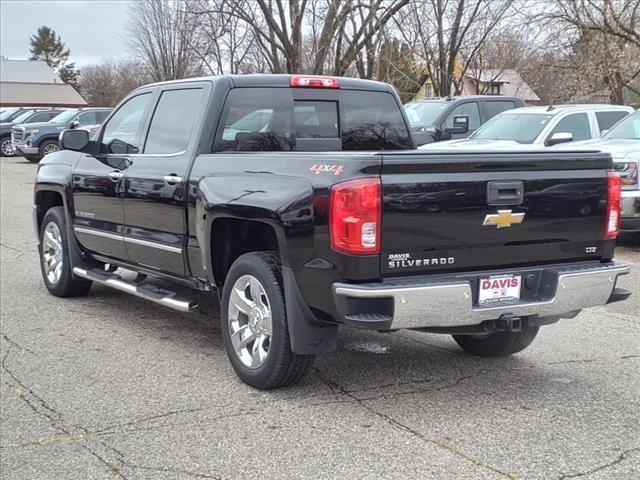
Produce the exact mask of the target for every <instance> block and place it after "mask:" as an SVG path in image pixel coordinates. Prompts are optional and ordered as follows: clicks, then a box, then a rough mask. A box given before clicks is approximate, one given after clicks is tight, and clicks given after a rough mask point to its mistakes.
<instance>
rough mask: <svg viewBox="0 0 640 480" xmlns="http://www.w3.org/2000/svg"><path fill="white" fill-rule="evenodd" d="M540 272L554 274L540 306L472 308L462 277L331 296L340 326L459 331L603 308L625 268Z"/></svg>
mask: <svg viewBox="0 0 640 480" xmlns="http://www.w3.org/2000/svg"><path fill="white" fill-rule="evenodd" d="M542 268H544V269H545V271H546V272H551V274H552V275H556V277H555V278H557V282H556V286H555V293H554V294H552V295H549V296H548V298H545V299H542V300H540V301H528V302H522V303H512V304H508V305H505V304H503V305H499V306H493V307H478V306H477V304H476V303H475V302H474V298H475V295H474V292H473V286H472V281H471V280H469V279H464V277H465V275H464V274H462V275H455V276H451V277H446V276H437V277H434V276H430V277H427V276H425V277H421V278H403V279H397V280H387V281H384V282H381V283H371V284H360V285H354V284H345V283H335V284H333V294H334V299H335V301H336V305H337V307H338V310H339V311H340V312H341V315H342V317H343V321H345V323H348V324H352V325H355V326H362V327H363V328H377V329H400V328H432V327H433V328H446V327H461V326H469V325H478V324H480V323H482V322H484V321H486V320H497V319H499V318H501V317H505V316H507V317H509V316H512V317H532V316H537V317H562V316H573V315H575V312H577V311H579V310H582V309H584V308H588V307H594V306H598V305H604V304H606V303H608V302H609V301H610V299H611V298H612V294H613V292H614V288H615V285H616V280H617V278H618V276H619V275H624V274H627V273H629V267H628V266H627V265H625V264H622V263H618V262H609V263H603V264H594V263H589V264H587V265H585V264H578V265H577V266H576V265H574V266H554V267H542ZM499 273H505V272H504V271H501V272H482V273H481V274H469V276H476V277H478V276H483V277H486V276H490V275H492V274H499ZM514 273H519V272H518V271H516V272H514ZM385 299H386V301H385ZM367 325H376V326H375V327H373V326H367Z"/></svg>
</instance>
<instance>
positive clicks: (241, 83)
mask: <svg viewBox="0 0 640 480" xmlns="http://www.w3.org/2000/svg"><path fill="white" fill-rule="evenodd" d="M294 76H296V75H294V74H266V73H255V74H253V73H252V74H247V75H211V76H207V77H194V78H184V79H181V80H169V81H166V82H156V83H151V84H148V85H144V87H151V86H156V85H171V84H175V83H188V82H202V81H209V82H216V81H219V80H221V79H223V78H226V79H228V80H230V81H231V83H232V84H233V85H234V87H290V86H291V77H294ZM300 76H304V77H329V78H335V79H336V80H338V83H339V84H340V87H339V88H341V89H348V90H376V91H382V92H390V91H391V88H392V87H391V86H390V85H388V84H386V83H383V82H377V81H375V80H363V79H361V78H350V77H335V76H331V75H328V76H327V75H311V74H309V75H306V74H300ZM141 88H142V87H141Z"/></svg>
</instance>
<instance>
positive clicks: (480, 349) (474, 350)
mask: <svg viewBox="0 0 640 480" xmlns="http://www.w3.org/2000/svg"><path fill="white" fill-rule="evenodd" d="M539 328H540V327H532V326H528V325H527V326H526V327H523V328H522V331H520V332H496V333H489V334H487V335H482V336H480V335H453V339H454V340H455V341H456V342H457V344H458V345H460V346H461V347H462V349H463V350H464V351H465V352H468V353H470V354H471V355H478V356H480V357H505V356H507V355H513V354H514V353H518V352H521V351H522V350H524V349H525V348H527V347H528V346H529V345H531V342H533V340H534V339H535V338H536V335H538V330H539Z"/></svg>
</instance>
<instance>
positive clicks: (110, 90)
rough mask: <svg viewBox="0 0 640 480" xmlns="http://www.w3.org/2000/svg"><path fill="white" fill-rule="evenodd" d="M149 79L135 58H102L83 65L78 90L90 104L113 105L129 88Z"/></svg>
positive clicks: (142, 83)
mask: <svg viewBox="0 0 640 480" xmlns="http://www.w3.org/2000/svg"><path fill="white" fill-rule="evenodd" d="M151 81H152V79H151V77H150V76H149V75H148V73H147V71H146V69H145V68H144V65H141V64H140V62H139V61H137V60H120V61H116V60H104V61H103V62H101V63H97V64H93V65H87V66H86V67H83V69H82V72H81V73H80V91H81V92H82V95H83V97H84V98H85V99H86V100H87V101H88V102H89V104H90V105H92V106H96V107H113V106H115V105H117V104H118V102H120V100H122V98H124V97H125V95H127V94H128V93H129V92H130V91H131V90H134V89H136V88H138V87H139V86H141V85H144V84H146V83H150V82H151Z"/></svg>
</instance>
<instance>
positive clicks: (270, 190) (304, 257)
mask: <svg viewBox="0 0 640 480" xmlns="http://www.w3.org/2000/svg"><path fill="white" fill-rule="evenodd" d="M197 192H198V195H197V200H196V208H195V212H196V213H195V214H196V219H195V227H196V237H197V239H198V244H199V245H200V246H201V255H202V262H203V265H204V266H205V267H206V268H205V270H206V272H207V275H208V280H209V281H210V282H211V283H212V284H213V285H220V284H221V283H222V282H221V279H216V278H215V273H214V269H213V268H212V266H213V261H212V256H213V253H212V251H211V250H212V248H211V245H212V236H213V234H214V231H213V229H214V228H215V221H216V220H218V219H220V218H234V219H240V220H248V221H254V222H261V223H265V224H268V225H270V226H271V227H272V228H273V230H274V232H275V235H276V239H277V242H278V250H279V254H280V259H281V262H282V269H283V278H284V283H285V302H286V306H287V314H288V317H289V322H288V323H289V336H290V338H291V347H292V350H293V351H294V352H295V353H298V354H313V353H322V352H325V351H331V350H333V349H335V336H336V330H337V328H336V327H331V326H329V327H323V326H322V325H321V324H319V323H318V321H317V319H316V317H315V316H314V315H313V313H312V312H311V311H310V310H309V308H308V307H307V305H306V304H305V303H304V300H303V299H302V296H301V295H300V293H299V289H298V287H297V282H296V280H295V275H296V272H299V271H300V269H301V268H302V265H304V263H305V262H306V261H308V260H309V259H311V258H313V257H314V252H315V247H314V224H313V187H312V185H311V182H309V181H308V180H306V179H304V178H300V177H291V176H286V175H273V174H267V173H255V174H241V175H234V174H228V175H212V176H208V177H204V178H202V179H201V180H200V181H199V182H198V183H197ZM301 312H302V313H301Z"/></svg>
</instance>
